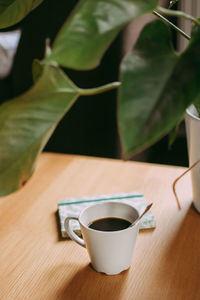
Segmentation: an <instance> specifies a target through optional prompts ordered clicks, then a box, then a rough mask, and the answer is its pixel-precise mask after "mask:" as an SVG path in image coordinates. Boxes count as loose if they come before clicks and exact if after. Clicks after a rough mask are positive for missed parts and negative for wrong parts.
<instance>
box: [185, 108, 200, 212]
mask: <svg viewBox="0 0 200 300" xmlns="http://www.w3.org/2000/svg"><path fill="white" fill-rule="evenodd" d="M185 125H186V136H187V146H188V155H189V165H190V166H192V165H193V164H194V163H195V162H196V161H198V160H199V159H200V118H199V117H198V113H197V110H196V108H195V107H194V105H191V106H190V107H189V108H188V109H187V110H186V116H185ZM191 178H192V190H193V204H194V206H195V208H196V209H197V210H198V212H200V163H199V164H197V165H196V166H195V167H194V168H193V169H192V170H191Z"/></svg>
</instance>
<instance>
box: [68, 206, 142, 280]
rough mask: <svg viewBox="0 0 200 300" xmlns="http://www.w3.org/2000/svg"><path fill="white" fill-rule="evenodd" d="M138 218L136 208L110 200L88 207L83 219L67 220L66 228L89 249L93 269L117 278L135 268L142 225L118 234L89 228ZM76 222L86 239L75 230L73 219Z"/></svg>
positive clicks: (75, 239)
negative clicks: (112, 220) (105, 220)
mask: <svg viewBox="0 0 200 300" xmlns="http://www.w3.org/2000/svg"><path fill="white" fill-rule="evenodd" d="M138 217H139V212H138V211H137V210H136V209H135V208H134V207H133V206H131V205H129V204H126V203H122V202H117V201H110V202H104V203H98V204H95V205H91V206H89V207H87V208H85V209H84V210H83V211H82V212H81V213H80V215H79V217H77V216H69V217H67V218H66V219H65V222H64V226H65V229H66V231H67V233H68V235H69V237H70V238H71V239H72V240H74V241H75V242H77V243H78V244H79V245H81V246H83V247H86V248H87V250H88V253H89V256H90V259H91V263H92V266H93V268H94V269H95V270H96V271H98V272H103V273H106V274H108V275H114V274H118V273H120V272H122V271H124V270H126V269H128V268H129V267H130V265H131V261H132V256H133V250H134V247H135V243H136V238H137V234H138V230H139V222H136V224H135V225H134V226H131V225H130V226H129V227H127V228H126V229H122V230H117V231H100V230H95V229H92V228H89V225H90V224H91V223H92V222H94V221H95V220H99V219H102V218H120V219H125V220H127V221H129V222H130V223H133V222H134V221H135V220H136V219H137V218H138ZM72 219H73V220H77V221H78V222H79V224H80V227H81V233H82V236H83V239H82V238H80V237H78V236H77V235H76V234H75V232H74V231H73V230H72V229H71V227H70V220H72Z"/></svg>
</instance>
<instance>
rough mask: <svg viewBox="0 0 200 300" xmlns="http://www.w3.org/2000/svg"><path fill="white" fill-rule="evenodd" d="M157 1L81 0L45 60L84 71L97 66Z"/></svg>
mask: <svg viewBox="0 0 200 300" xmlns="http://www.w3.org/2000/svg"><path fill="white" fill-rule="evenodd" d="M157 2H158V1H157V0H123V1H122V0H81V1H80V2H79V4H78V5H77V7H76V8H75V10H74V11H73V13H72V15H71V16H70V17H69V18H68V20H67V21H66V23H65V24H64V26H63V28H62V29H61V31H60V33H59V35H58V36H57V38H56V40H55V42H54V44H53V49H52V53H51V55H50V56H49V57H47V58H46V61H49V62H50V61H56V62H57V63H58V64H60V65H62V66H64V67H69V68H74V69H79V70H87V69H92V68H94V67H96V66H97V65H98V64H99V62H100V59H101V57H102V55H103V54H104V52H105V51H106V50H107V48H108V47H109V45H110V43H111V42H112V41H113V40H114V38H115V37H116V35H117V34H118V33H119V32H120V31H121V30H122V28H123V27H124V26H125V25H126V24H127V23H128V22H130V21H131V20H133V19H135V18H136V17H138V16H140V15H142V14H145V13H147V12H152V10H153V9H155V8H156V6H157Z"/></svg>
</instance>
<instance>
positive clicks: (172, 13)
mask: <svg viewBox="0 0 200 300" xmlns="http://www.w3.org/2000/svg"><path fill="white" fill-rule="evenodd" d="M156 11H157V12H159V13H161V14H164V15H167V16H173V17H180V18H185V19H187V20H190V21H192V22H193V23H194V24H196V25H198V26H200V22H199V21H198V20H197V19H196V18H194V17H193V16H191V15H188V14H186V13H184V12H183V11H180V10H171V9H167V8H163V7H160V6H158V7H157V9H156Z"/></svg>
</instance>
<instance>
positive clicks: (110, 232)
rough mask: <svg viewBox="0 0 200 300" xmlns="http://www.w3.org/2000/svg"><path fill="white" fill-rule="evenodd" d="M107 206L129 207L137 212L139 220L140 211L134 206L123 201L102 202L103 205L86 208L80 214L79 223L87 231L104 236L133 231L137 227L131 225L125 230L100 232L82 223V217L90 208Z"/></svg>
mask: <svg viewBox="0 0 200 300" xmlns="http://www.w3.org/2000/svg"><path fill="white" fill-rule="evenodd" d="M107 204H111V205H114V204H115V205H116V204H119V205H125V206H129V207H130V208H131V209H134V210H135V212H136V213H137V218H138V217H139V215H140V214H139V211H138V209H137V208H135V207H134V206H133V205H131V204H129V203H125V202H122V201H107V202H101V203H94V204H92V205H89V206H87V207H85V208H84V209H83V210H82V211H81V212H80V214H79V223H80V224H81V225H82V226H83V227H84V228H85V229H87V230H89V231H94V232H98V233H103V234H117V233H119V232H122V231H123V232H124V231H127V230H131V229H133V228H134V227H136V226H137V224H136V225H134V226H131V225H130V226H129V227H127V228H125V229H122V230H116V231H100V230H96V229H93V228H90V227H89V226H88V225H85V224H84V223H83V222H82V220H81V217H82V215H83V214H84V213H85V211H86V210H88V209H89V208H92V207H94V206H102V205H107Z"/></svg>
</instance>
